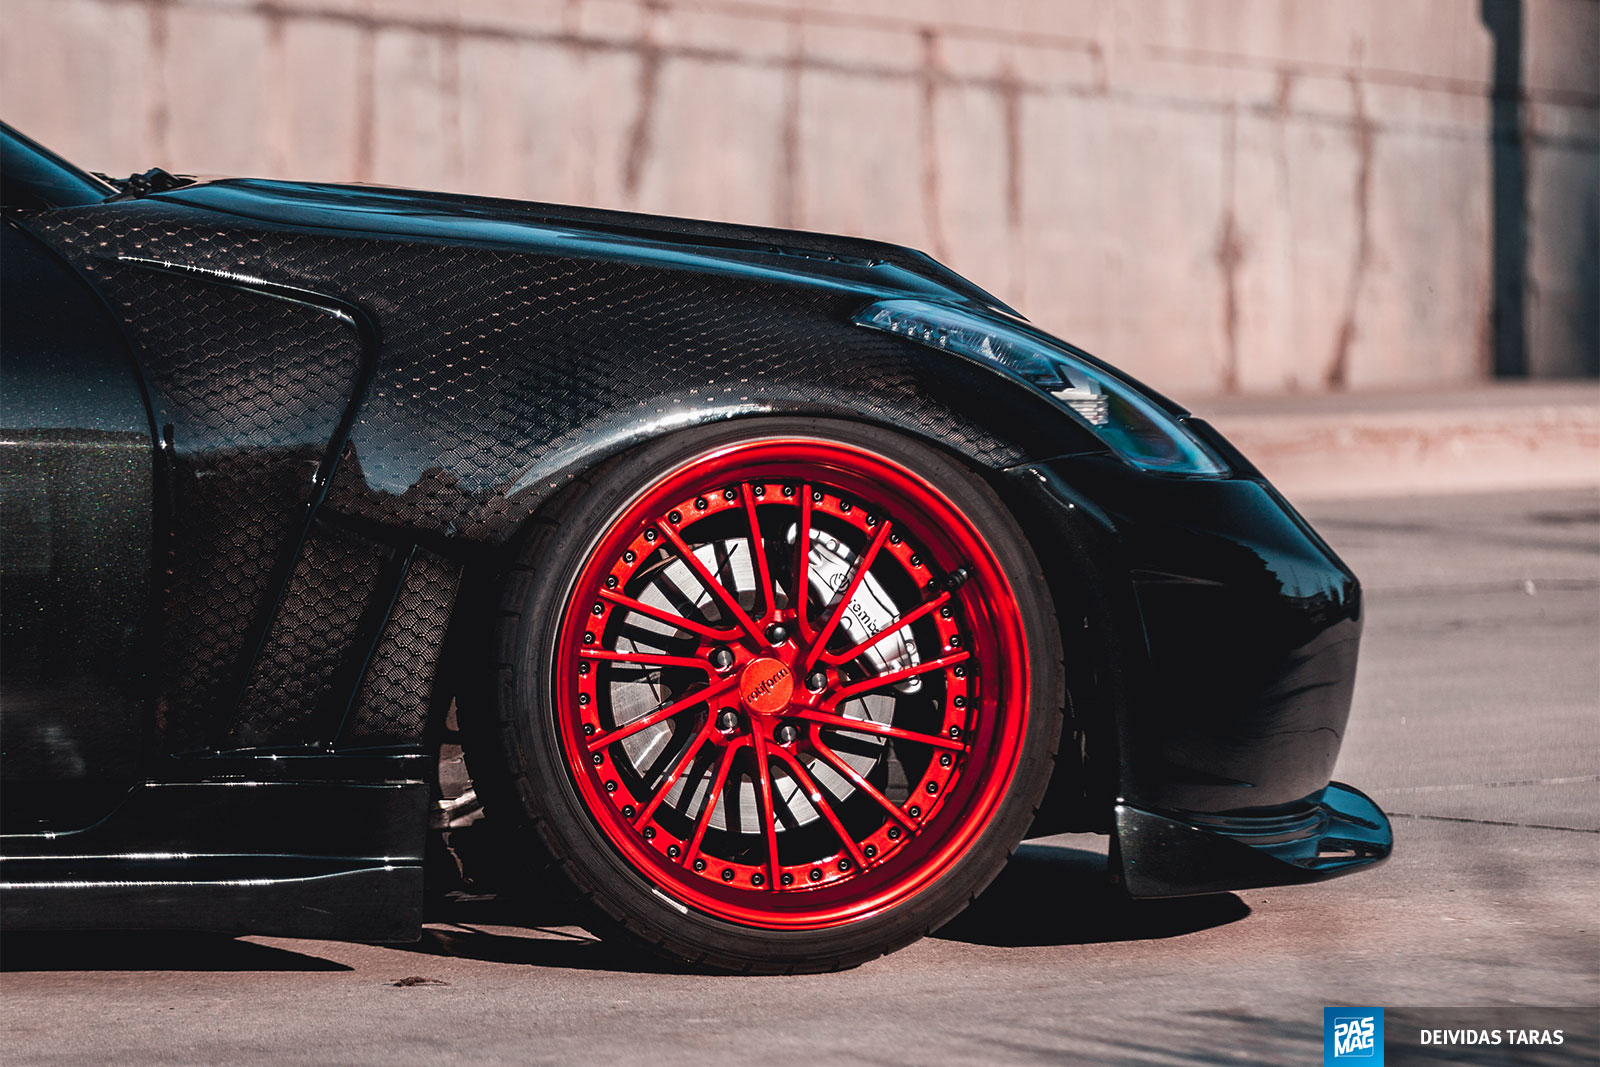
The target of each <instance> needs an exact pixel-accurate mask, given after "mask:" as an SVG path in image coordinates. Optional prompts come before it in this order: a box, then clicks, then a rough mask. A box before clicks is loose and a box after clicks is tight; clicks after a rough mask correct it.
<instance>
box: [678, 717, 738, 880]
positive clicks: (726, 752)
mask: <svg viewBox="0 0 1600 1067" xmlns="http://www.w3.org/2000/svg"><path fill="white" fill-rule="evenodd" d="M742 747H744V746H743V745H739V744H735V745H729V746H728V747H727V748H724V749H723V750H722V758H721V759H720V760H718V761H717V777H716V780H715V781H713V782H712V783H711V791H710V792H708V793H707V794H706V803H705V807H703V808H701V809H700V814H699V816H697V817H696V818H695V822H694V838H693V839H692V840H691V841H690V842H689V847H688V848H686V849H684V851H683V865H684V866H685V867H688V866H689V865H690V864H692V863H694V859H695V857H696V856H698V855H700V843H701V842H702V841H704V840H705V839H706V831H707V830H708V829H710V827H711V813H712V812H714V811H716V810H717V800H718V798H720V797H721V796H722V787H723V786H725V785H727V784H728V772H729V771H730V770H732V769H733V755H734V753H735V752H738V751H739V749H740V748H742Z"/></svg>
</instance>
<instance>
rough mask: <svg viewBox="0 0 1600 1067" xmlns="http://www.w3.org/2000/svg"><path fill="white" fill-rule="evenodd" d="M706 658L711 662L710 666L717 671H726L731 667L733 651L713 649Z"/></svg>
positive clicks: (719, 648)
mask: <svg viewBox="0 0 1600 1067" xmlns="http://www.w3.org/2000/svg"><path fill="white" fill-rule="evenodd" d="M707 658H708V659H709V660H710V661H711V666H712V667H714V668H716V669H717V670H719V671H726V670H729V669H730V668H732V667H733V651H732V650H731V649H728V648H721V647H718V648H713V649H712V650H711V655H710V656H708V657H707Z"/></svg>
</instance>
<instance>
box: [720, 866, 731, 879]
mask: <svg viewBox="0 0 1600 1067" xmlns="http://www.w3.org/2000/svg"><path fill="white" fill-rule="evenodd" d="M722 880H723V881H724V882H731V881H733V868H732V867H724V868H722Z"/></svg>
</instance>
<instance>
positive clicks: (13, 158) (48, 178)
mask: <svg viewBox="0 0 1600 1067" xmlns="http://www.w3.org/2000/svg"><path fill="white" fill-rule="evenodd" d="M0 143H3V150H0V187H3V188H0V203H4V204H5V206H6V207H24V208H55V207H73V206H76V205H80V204H98V203H100V201H102V200H104V199H106V198H107V197H109V196H114V195H115V194H116V190H115V189H113V188H112V187H111V186H109V185H107V184H106V183H105V182H103V181H101V180H100V179H98V178H96V177H94V176H93V175H91V174H86V173H85V172H83V171H81V170H79V169H78V168H77V167H74V166H73V165H72V164H71V163H68V162H67V161H66V160H64V159H62V158H61V157H60V156H58V155H56V154H55V153H54V152H51V151H50V150H49V149H48V148H45V147H44V146H43V145H41V144H39V143H38V142H37V141H34V140H33V139H32V138H29V137H24V136H23V135H22V134H20V133H18V132H17V131H16V130H13V129H12V128H11V127H10V126H7V125H6V124H5V123H3V122H0Z"/></svg>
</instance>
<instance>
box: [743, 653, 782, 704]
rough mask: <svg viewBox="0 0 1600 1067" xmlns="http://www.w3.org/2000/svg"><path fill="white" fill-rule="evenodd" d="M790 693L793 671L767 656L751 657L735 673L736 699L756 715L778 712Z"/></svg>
mask: <svg viewBox="0 0 1600 1067" xmlns="http://www.w3.org/2000/svg"><path fill="white" fill-rule="evenodd" d="M793 693H794V671H792V670H790V669H789V667H788V665H787V664H785V663H783V662H782V661H781V660H776V659H773V658H772V657H771V656H762V657H761V658H760V659H753V660H751V661H750V662H749V663H747V664H745V668H744V671H743V672H742V673H741V674H740V675H739V698H740V699H741V700H743V701H744V706H745V707H747V708H749V709H750V710H751V711H753V712H756V713H757V714H760V715H771V714H772V713H774V712H778V711H782V710H783V709H784V708H786V707H788V706H789V697H790V696H791V695H792V694H793Z"/></svg>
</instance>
